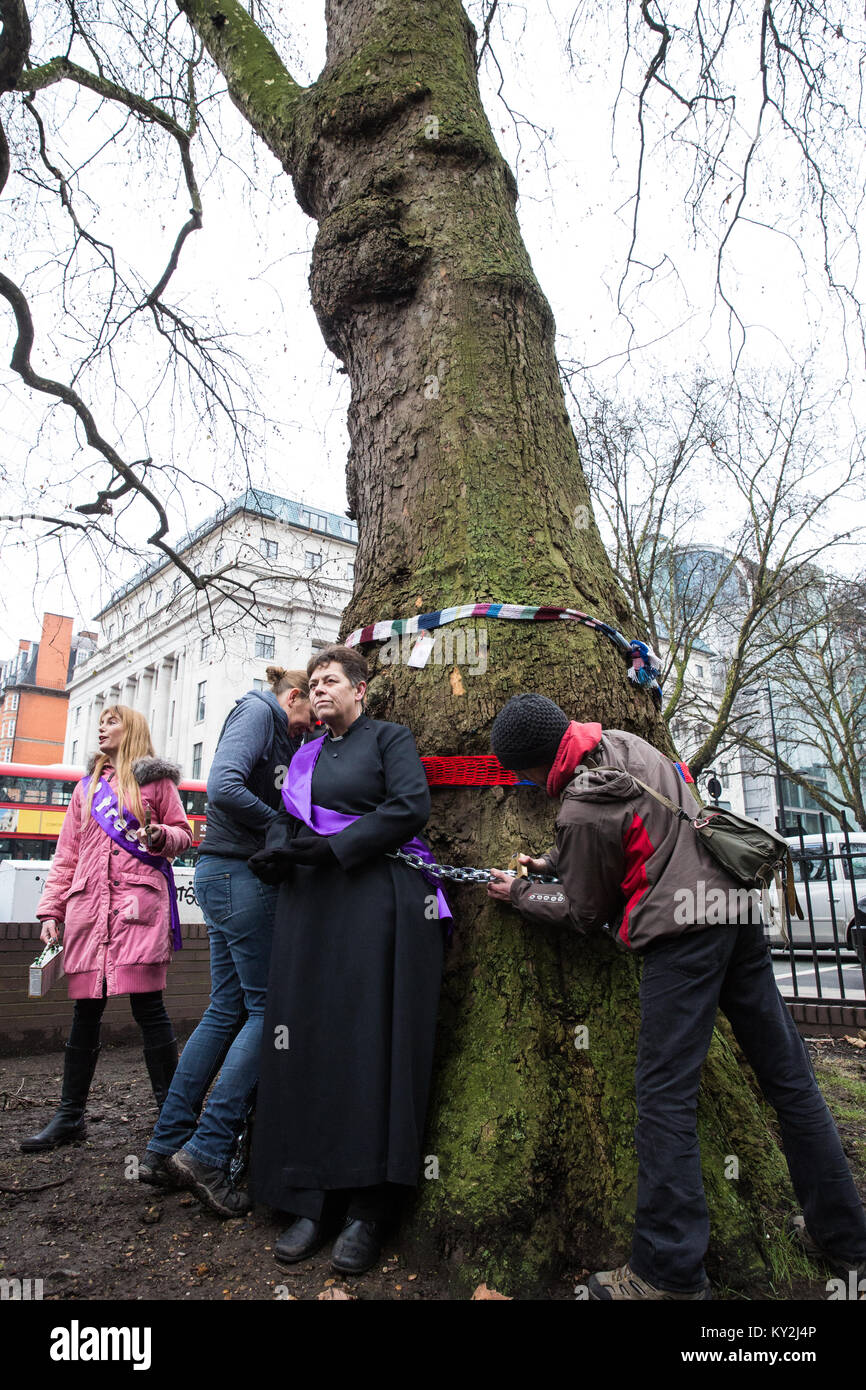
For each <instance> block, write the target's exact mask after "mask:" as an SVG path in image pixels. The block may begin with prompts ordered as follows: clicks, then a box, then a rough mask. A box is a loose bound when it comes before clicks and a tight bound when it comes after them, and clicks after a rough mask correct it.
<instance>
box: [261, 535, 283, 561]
mask: <svg viewBox="0 0 866 1390" xmlns="http://www.w3.org/2000/svg"><path fill="white" fill-rule="evenodd" d="M279 548H280V547H279V545H278V544H277V542H276V541H269V540H266V539H265V537H264V536H262V539H261V540H260V541H259V551H260V553H261V554H262V555H264V557H265V559H266V560H276V558H277V552H278V551H279Z"/></svg>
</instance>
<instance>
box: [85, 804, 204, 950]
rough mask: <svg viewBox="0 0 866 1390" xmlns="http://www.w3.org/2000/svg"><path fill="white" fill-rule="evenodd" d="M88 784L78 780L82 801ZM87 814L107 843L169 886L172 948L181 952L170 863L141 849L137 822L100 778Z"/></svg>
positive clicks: (178, 921) (175, 896) (175, 897)
mask: <svg viewBox="0 0 866 1390" xmlns="http://www.w3.org/2000/svg"><path fill="white" fill-rule="evenodd" d="M90 782H91V779H90V778H89V777H82V779H81V785H82V786H83V788H84V795H85V798H86V797H87V793H88V791H89V790H90ZM90 814H91V815H92V817H93V819H94V820H95V821H96V824H97V825H98V826H99V828H100V830H104V831H105V833H106V835H107V836H108V838H109V839H110V840H113V841H114V843H115V844H116V845H120V847H121V849H125V850H126V851H127V853H128V854H131V855H133V857H134V858H135V859H140V860H141V862H142V864H149V865H150V867H151V868H152V869H158V870H159V872H160V873H161V874H162V876H163V878H164V879H165V881H166V883H167V884H168V906H169V911H170V913H171V944H172V948H173V950H175V951H180V950H182V949H183V940H182V938H181V934H180V914H179V913H178V910H177V889H176V887H175V884H174V873H173V871H172V867H171V864H170V863H169V861H168V860H167V859H166V858H165V857H164V856H163V855H161V854H149V853H148V851H147V850H146V849H142V847H141V845H140V844H139V843H138V840H137V839H136V837H135V835H134V834H133V832H134V831H136V830H138V829H140V827H139V823H138V821H137V820H136V819H135V816H133V815H131V813H130V812H129V811H127V812H126V813H125V815H124V814H121V812H120V811H119V810H118V806H117V797H116V796H115V795H114V792H113V791H112V790H111V787H110V786H109V785H108V783H107V782H106V781H105V780H104V778H102V777H100V779H99V781H98V782H97V784H96V791H95V792H94V793H93V801H92V803H91V806H90Z"/></svg>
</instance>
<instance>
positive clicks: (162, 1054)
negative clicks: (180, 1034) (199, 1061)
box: [144, 1038, 177, 1110]
mask: <svg viewBox="0 0 866 1390" xmlns="http://www.w3.org/2000/svg"><path fill="white" fill-rule="evenodd" d="M144 1061H145V1065H146V1066H147V1074H148V1076H149V1077H150V1084H151V1086H152V1087H153V1094H154V1096H155V1097H156V1108H157V1110H161V1109H162V1107H163V1103H164V1102H165V1098H166V1096H167V1095H168V1088H169V1086H170V1085H171V1078H172V1077H173V1076H174V1073H175V1071H176V1070H177V1038H172V1040H171V1042H167V1043H161V1044H160V1045H159V1047H146V1048H145V1049H144Z"/></svg>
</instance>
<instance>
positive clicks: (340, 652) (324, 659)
mask: <svg viewBox="0 0 866 1390" xmlns="http://www.w3.org/2000/svg"><path fill="white" fill-rule="evenodd" d="M332 661H335V662H336V663H337V665H338V666H342V668H343V670H344V671H345V672H346V675H347V676H348V677H349V680H350V681H351V682H352V685H353V686H354V687H355V689H356V690H357V688H358V686H359V685H360V683H361V681H368V680H369V679H370V668H369V666H368V665H367V663H366V661H365V660H364V658H363V657H362V655H361V653H360V652H356V651H355V650H354V648H353V647H343V646H340V645H339V644H337V645H336V646H334V647H324V648H323V649H322V650H321V651H320V652H314V653H313V655H312V656H311V657H310V659H309V661H308V662H307V679H308V680H309V678H310V677H311V676H312V674H313V672H314V671H316V670H318V668H319V667H320V666H327V665H329V663H330V662H332Z"/></svg>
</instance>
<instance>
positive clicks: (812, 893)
mask: <svg viewBox="0 0 866 1390" xmlns="http://www.w3.org/2000/svg"><path fill="white" fill-rule="evenodd" d="M788 844H789V845H790V847H791V858H792V859H793V861H794V883H795V885H796V889H797V897H798V898H799V900H800V906H801V907H802V909H803V918H804V920H803V921H802V922H801V921H800V919H799V918H798V917H793V918H792V919H791V941H792V942H793V944H794V945H795V946H803V945H807V946H808V945H811V942H812V934H811V932H810V931H809V909H810V907H811V915H812V922H813V924H814V927H815V941H816V942H818V944H819V945H832V944H833V943H834V942H835V941H838V943H839V945H840V946H846V945H847V946H849V947H850V946H851V941H850V940H847V939H846V938H847V937H848V936H849V924H850V922H851V919H852V917H853V915H854V908H855V906H856V903H857V900H858V899H862V898H863V897H864V896H866V836H864V834H863V832H862V831H850V832H849V834H848V842H847V845H850V849H851V860H850V863H849V860H848V855H847V845H846V841H845V836H844V835H843V834H841V832H839V831H833V832H829V833H828V834H827V851H829V853H827V852H825V850H824V840H823V837H822V836H820V835H804V836H803V847H802V849H801V847H800V839H799V837H798V838H797V839H789V840H788ZM810 850H811V851H813V853H811V854H810ZM852 868H853V871H854V880H853V882H852V879H851V870H852ZM831 902H832V912H831V906H830V904H831ZM834 916H835V924H836V925H835V932H834V929H833V918H834Z"/></svg>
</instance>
